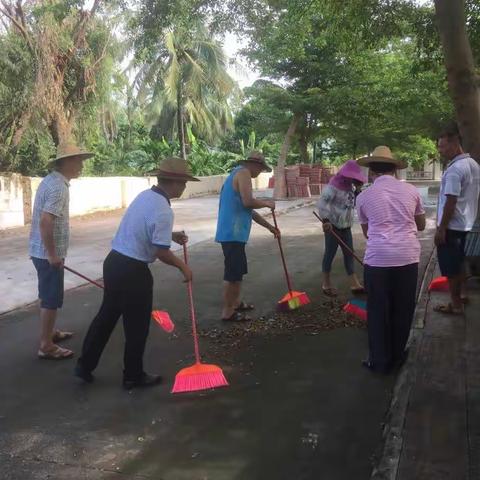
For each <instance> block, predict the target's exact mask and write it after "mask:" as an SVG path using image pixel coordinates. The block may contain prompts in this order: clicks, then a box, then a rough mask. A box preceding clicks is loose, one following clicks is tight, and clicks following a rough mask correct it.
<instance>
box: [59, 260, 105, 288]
mask: <svg viewBox="0 0 480 480" xmlns="http://www.w3.org/2000/svg"><path fill="white" fill-rule="evenodd" d="M63 268H64V269H65V270H68V271H69V272H72V273H73V274H75V275H78V276H79V277H80V278H83V279H84V280H86V281H87V282H90V283H91V284H93V285H96V286H97V287H99V288H101V289H102V290H103V289H104V288H105V287H104V286H103V285H100V283H98V282H96V281H95V280H92V279H91V278H88V277H86V276H85V275H82V274H81V273H80V272H77V271H76V270H74V269H73V268H70V267H67V266H66V265H64V266H63Z"/></svg>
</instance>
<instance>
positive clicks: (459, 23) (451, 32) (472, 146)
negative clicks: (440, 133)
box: [435, 0, 480, 274]
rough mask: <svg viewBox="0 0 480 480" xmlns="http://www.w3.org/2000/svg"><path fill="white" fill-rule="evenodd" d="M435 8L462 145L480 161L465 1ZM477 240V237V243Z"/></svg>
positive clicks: (479, 113)
mask: <svg viewBox="0 0 480 480" xmlns="http://www.w3.org/2000/svg"><path fill="white" fill-rule="evenodd" d="M435 11H436V16H437V22H438V29H439V32H440V39H441V42H442V47H443V55H444V61H445V68H446V70H447V78H448V86H449V90H450V95H451V96H452V99H453V103H454V105H455V112H456V116H457V122H458V127H459V129H460V133H461V135H462V138H463V144H464V148H465V150H466V151H467V152H468V153H470V155H471V156H472V157H473V158H474V159H475V160H476V161H477V162H479V163H480V135H479V134H478V133H479V132H480V86H479V79H478V77H477V75H476V73H475V64H474V60H473V55H472V49H471V46H470V42H469V39H468V34H467V28H466V17H465V0H435ZM479 226H480V204H479V209H478V213H477V220H476V224H475V225H474V230H475V233H474V232H472V233H470V235H474V236H476V237H479V236H480V233H479V232H478V228H479ZM479 240H480V239H479V238H477V243H478V241H479ZM479 253H480V252H478V251H477V252H475V253H474V256H471V257H470V258H469V265H470V272H471V273H475V272H476V274H478V272H479V270H480V268H479V267H480V255H479Z"/></svg>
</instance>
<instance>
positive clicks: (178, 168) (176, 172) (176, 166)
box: [147, 157, 200, 182]
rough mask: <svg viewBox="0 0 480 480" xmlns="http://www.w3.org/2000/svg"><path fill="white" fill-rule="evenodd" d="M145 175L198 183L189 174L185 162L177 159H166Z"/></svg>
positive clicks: (196, 179)
mask: <svg viewBox="0 0 480 480" xmlns="http://www.w3.org/2000/svg"><path fill="white" fill-rule="evenodd" d="M147 173H148V174H149V175H155V176H156V177H160V178H165V179H167V180H180V181H186V182H199V181H200V180H199V179H198V178H195V177H193V176H192V175H191V174H190V169H189V168H188V164H187V162H186V161H185V160H183V159H182V158H179V157H168V158H166V159H165V160H162V161H161V162H160V165H159V166H158V168H156V169H154V170H151V171H150V172H147Z"/></svg>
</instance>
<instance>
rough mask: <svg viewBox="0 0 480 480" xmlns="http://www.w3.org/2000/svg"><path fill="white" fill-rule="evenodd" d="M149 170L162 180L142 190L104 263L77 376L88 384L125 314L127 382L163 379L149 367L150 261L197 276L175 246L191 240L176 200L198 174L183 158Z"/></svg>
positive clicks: (188, 277) (134, 384)
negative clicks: (178, 223)
mask: <svg viewBox="0 0 480 480" xmlns="http://www.w3.org/2000/svg"><path fill="white" fill-rule="evenodd" d="M149 173H150V174H152V175H156V176H157V179H158V185H155V186H154V187H152V188H151V189H149V190H145V191H144V192H142V193H140V194H139V195H138V196H137V197H136V198H135V199H134V200H133V202H132V203H131V204H130V206H129V207H128V209H127V211H126V212H125V215H124V216H123V218H122V221H121V223H120V226H119V228H118V231H117V233H116V235H115V238H114V239H113V242H112V251H111V252H110V253H109V254H108V256H107V258H106V259H105V261H104V263H103V278H104V285H105V290H104V294H103V302H102V306H101V307H100V310H99V312H98V313H97V316H96V317H95V318H94V319H93V321H92V323H91V325H90V328H89V329H88V332H87V335H86V337H85V340H84V342H83V348H82V355H81V357H80V359H79V360H78V363H77V366H76V368H75V375H76V376H77V377H80V378H81V379H83V380H84V381H86V382H88V383H91V382H93V379H94V378H93V375H92V372H93V370H95V368H96V367H97V364H98V362H99V360H100V356H101V355H102V352H103V349H104V348H105V346H106V344H107V342H108V340H109V338H110V335H111V334H112V331H113V329H114V328H115V325H116V324H117V322H118V319H119V318H120V316H123V328H124V331H125V353H124V370H123V386H124V387H125V388H126V389H128V390H130V389H132V388H136V387H149V386H153V385H157V384H159V383H161V380H162V378H161V377H160V376H159V375H149V374H147V373H145V371H144V370H143V353H144V350H145V343H146V341H147V336H148V330H149V326H150V315H151V312H152V296H153V278H152V274H151V273H150V269H149V268H148V264H149V263H153V262H154V261H155V260H157V259H158V260H160V261H161V262H163V263H165V264H167V265H171V266H173V267H176V268H178V269H179V270H180V271H181V272H182V273H183V276H184V278H185V281H186V282H191V280H192V272H191V270H190V268H189V267H188V266H187V265H186V263H185V262H184V261H183V260H181V259H180V258H179V257H177V256H176V255H174V254H173V253H172V251H171V250H170V244H171V241H172V240H173V241H174V242H176V243H178V244H180V245H184V244H185V243H186V242H187V240H188V238H187V237H186V235H185V234H184V233H183V232H172V228H173V211H172V208H171V206H170V199H172V198H178V197H180V196H181V195H182V193H183V191H184V190H185V186H186V183H187V182H188V181H194V182H195V181H198V179H196V178H195V177H192V176H191V175H190V173H189V171H188V167H187V162H186V161H185V160H182V159H180V158H167V159H166V160H164V161H163V162H162V163H161V164H160V166H159V168H158V169H157V170H154V171H153V172H149Z"/></svg>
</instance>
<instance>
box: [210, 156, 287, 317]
mask: <svg viewBox="0 0 480 480" xmlns="http://www.w3.org/2000/svg"><path fill="white" fill-rule="evenodd" d="M271 171H272V169H271V168H270V167H269V166H268V165H267V163H266V162H265V157H264V156H263V154H262V153H261V152H258V151H252V152H250V154H249V155H248V157H247V159H246V160H243V161H242V162H240V165H239V166H238V167H236V168H235V169H234V170H233V171H232V172H231V173H230V175H229V177H228V178H227V180H226V181H225V184H224V185H223V188H222V192H221V194H220V207H219V213H218V223H217V234H216V236H215V241H216V242H218V243H220V244H221V245H222V250H223V255H224V257H225V272H224V277H223V279H224V282H225V283H224V289H223V309H222V320H223V321H226V322H244V321H248V320H251V318H250V317H248V316H247V315H246V314H245V312H247V311H249V310H253V308H254V306H253V305H249V304H247V303H245V302H244V301H241V300H240V294H241V288H242V280H243V276H244V275H245V274H246V273H247V256H246V253H245V246H246V244H247V242H248V239H249V237H250V230H251V227H252V220H253V221H255V222H256V223H258V224H259V225H261V226H262V227H264V228H266V229H267V230H269V231H270V232H271V233H273V235H275V237H278V236H279V235H280V232H279V230H278V229H277V228H275V226H273V225H271V224H270V223H269V222H267V221H266V220H265V219H264V218H263V217H262V216H261V215H260V214H259V213H257V212H255V210H256V209H259V208H270V209H272V210H274V209H275V202H274V201H273V200H260V199H255V198H253V194H252V178H256V177H258V176H259V175H260V173H262V172H271Z"/></svg>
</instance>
